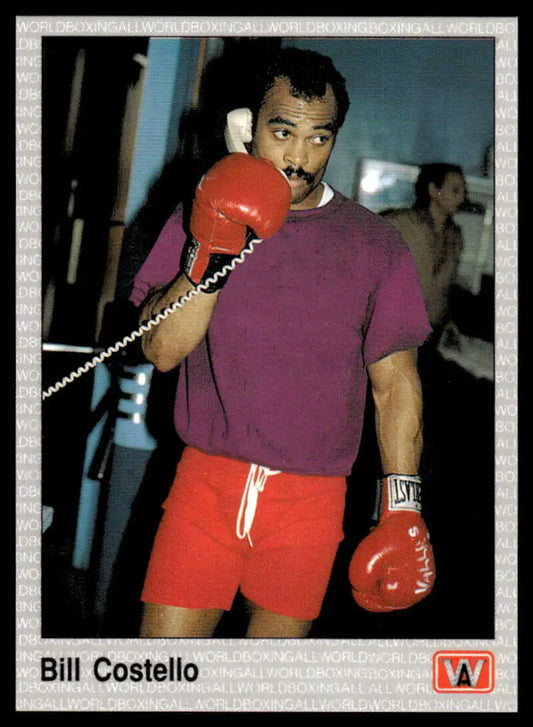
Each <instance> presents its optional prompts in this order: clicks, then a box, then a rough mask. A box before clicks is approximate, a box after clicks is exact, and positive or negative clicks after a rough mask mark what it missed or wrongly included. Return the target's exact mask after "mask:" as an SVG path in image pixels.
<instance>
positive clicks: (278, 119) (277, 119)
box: [267, 116, 336, 133]
mask: <svg viewBox="0 0 533 727" xmlns="http://www.w3.org/2000/svg"><path fill="white" fill-rule="evenodd" d="M267 124H269V125H272V126H274V125H275V124H283V125H284V126H292V127H294V128H295V127H296V124H295V123H294V122H293V121H289V120H288V119H284V118H283V116H273V117H272V118H271V119H269V120H268V121H267ZM313 129H315V130H317V131H318V130H320V129H323V130H324V131H331V132H332V133H335V130H336V125H335V122H333V121H329V122H328V123H327V124H317V125H316V126H313Z"/></svg>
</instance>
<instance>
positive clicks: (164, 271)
mask: <svg viewBox="0 0 533 727" xmlns="http://www.w3.org/2000/svg"><path fill="white" fill-rule="evenodd" d="M185 238H186V234H185V232H184V229H183V214H182V209H181V207H179V208H178V209H177V210H175V211H174V212H173V213H172V215H171V216H170V217H169V219H168V220H167V222H166V223H165V225H164V226H163V229H162V230H161V233H160V234H159V237H158V238H157V240H156V243H155V245H154V246H153V248H152V249H151V250H150V252H149V253H148V256H147V258H146V260H145V261H144V263H143V264H142V265H141V268H140V270H139V272H138V273H137V275H136V276H135V278H134V280H133V286H132V290H131V293H130V300H131V301H132V303H134V305H136V306H140V305H141V304H142V302H143V300H144V299H145V298H146V295H147V294H148V291H149V290H150V288H153V287H154V286H156V285H166V284H167V283H170V282H171V281H172V280H173V279H174V278H175V277H176V275H177V274H178V272H179V270H180V262H181V255H182V251H183V245H184V243H185Z"/></svg>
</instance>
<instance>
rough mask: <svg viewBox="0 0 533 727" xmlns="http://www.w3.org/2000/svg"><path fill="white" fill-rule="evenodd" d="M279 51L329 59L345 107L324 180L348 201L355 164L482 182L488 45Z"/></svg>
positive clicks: (417, 42)
mask: <svg viewBox="0 0 533 727" xmlns="http://www.w3.org/2000/svg"><path fill="white" fill-rule="evenodd" d="M285 45H294V46H297V47H300V48H310V49H312V50H316V51H318V52H320V53H324V54H326V55H329V56H330V57H331V58H332V60H333V62H334V63H335V65H336V67H337V68H338V69H339V71H340V72H341V73H342V74H343V76H344V77H345V78H346V82H347V87H348V91H349V94H350V99H351V107H350V111H349V113H348V116H347V118H346V122H345V125H344V127H343V129H342V130H341V132H340V134H339V137H338V140H337V145H336V148H335V150H334V152H333V156H332V158H331V161H330V164H329V168H328V176H327V179H328V181H329V182H330V183H331V184H332V185H333V186H335V187H337V189H339V190H340V191H342V192H344V193H345V194H348V195H349V196H351V195H352V194H353V183H354V179H355V172H356V166H357V159H358V157H374V158H378V159H383V160H386V161H390V162H399V163H404V164H414V165H418V164H423V163H425V162H431V161H446V162H450V163H453V164H460V165H461V166H462V167H463V169H464V171H465V173H466V174H472V175H477V176H481V174H482V164H483V155H484V152H485V150H486V148H487V147H488V145H489V144H490V143H491V142H492V138H493V115H494V112H493V81H494V78H493V77H494V70H493V69H494V55H493V54H494V45H493V41H492V40H491V39H488V40H485V39H477V38H474V39H467V38H461V39H455V38H447V39H418V38H411V39H396V38H392V39H388V38H385V39H379V40H378V39H367V38H361V39H360V38H355V39H349V40H344V39H343V40H340V39H339V40H337V39H317V40H315V39H309V40H296V39H294V40H291V41H285Z"/></svg>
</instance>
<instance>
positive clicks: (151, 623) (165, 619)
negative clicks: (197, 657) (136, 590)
mask: <svg viewBox="0 0 533 727" xmlns="http://www.w3.org/2000/svg"><path fill="white" fill-rule="evenodd" d="M223 613H224V611H222V610H219V609H216V608H209V609H202V608H178V607H177V606H163V605H160V604H155V603H146V604H145V605H144V610H143V618H142V624H141V637H145V638H179V637H181V638H186V637H200V638H208V637H210V636H212V635H213V633H214V631H215V628H216V627H217V624H218V622H219V621H220V618H221V616H222V614H223Z"/></svg>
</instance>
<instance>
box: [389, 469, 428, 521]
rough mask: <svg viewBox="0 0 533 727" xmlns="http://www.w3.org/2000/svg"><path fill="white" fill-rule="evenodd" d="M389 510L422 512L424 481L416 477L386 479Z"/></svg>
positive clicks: (403, 476)
mask: <svg viewBox="0 0 533 727" xmlns="http://www.w3.org/2000/svg"><path fill="white" fill-rule="evenodd" d="M385 483H386V486H387V500H388V509H389V510H391V511H393V512H395V511H398V510H414V512H421V510H422V480H421V478H420V477H418V476H416V475H389V476H388V477H386V478H385Z"/></svg>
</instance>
